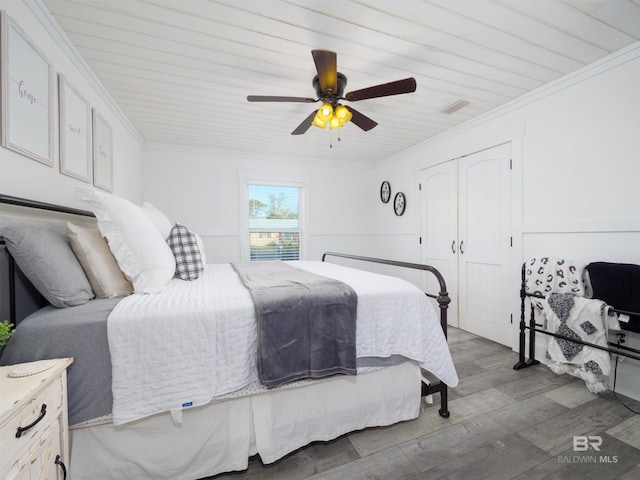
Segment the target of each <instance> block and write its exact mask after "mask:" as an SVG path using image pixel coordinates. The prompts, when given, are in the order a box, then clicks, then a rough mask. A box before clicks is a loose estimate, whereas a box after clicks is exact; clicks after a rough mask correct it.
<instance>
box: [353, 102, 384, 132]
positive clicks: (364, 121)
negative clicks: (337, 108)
mask: <svg viewBox="0 0 640 480" xmlns="http://www.w3.org/2000/svg"><path fill="white" fill-rule="evenodd" d="M347 108H348V109H349V111H350V112H351V115H352V117H351V121H352V122H353V123H354V124H355V125H357V126H358V127H360V128H361V129H362V130H364V131H365V132H368V131H369V130H371V129H372V128H373V127H375V126H376V125H378V122H375V121H373V120H371V119H370V118H369V117H367V116H366V115H363V114H362V113H360V112H359V111H357V110H356V109H355V108H353V107H347Z"/></svg>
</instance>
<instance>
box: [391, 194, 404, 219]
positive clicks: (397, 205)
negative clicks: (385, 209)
mask: <svg viewBox="0 0 640 480" xmlns="http://www.w3.org/2000/svg"><path fill="white" fill-rule="evenodd" d="M406 206H407V202H406V200H405V198H404V193H402V192H398V193H396V196H395V198H394V199H393V211H394V212H396V215H398V216H400V215H402V214H403V213H404V209H405V207H406Z"/></svg>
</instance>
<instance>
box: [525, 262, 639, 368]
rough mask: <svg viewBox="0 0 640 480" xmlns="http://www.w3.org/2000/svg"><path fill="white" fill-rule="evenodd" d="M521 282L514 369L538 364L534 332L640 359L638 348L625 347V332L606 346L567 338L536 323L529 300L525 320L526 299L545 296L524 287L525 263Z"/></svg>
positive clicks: (630, 313)
mask: <svg viewBox="0 0 640 480" xmlns="http://www.w3.org/2000/svg"><path fill="white" fill-rule="evenodd" d="M521 275H522V284H521V287H520V340H519V358H518V362H517V363H516V364H515V365H514V366H513V369H514V370H521V369H523V368H526V367H531V366H533V365H538V364H539V363H540V360H536V332H538V333H542V334H544V335H550V336H552V337H555V338H559V339H562V340H566V341H568V342H574V343H579V344H580V345H584V346H587V347H592V348H595V349H598V350H604V351H605V352H609V353H613V354H615V355H620V356H621V357H627V358H632V359H634V360H640V350H638V349H635V348H630V347H625V346H624V345H623V343H624V342H625V338H626V335H627V334H626V333H624V332H623V331H620V333H618V334H616V336H617V339H618V341H617V343H612V342H610V341H607V344H608V347H603V346H601V345H595V344H593V343H590V342H585V341H583V340H580V339H576V338H568V337H566V336H564V335H560V334H557V333H554V332H549V331H547V330H544V329H543V328H542V327H543V325H542V324H540V323H536V320H535V307H534V305H533V302H529V309H530V313H529V323H528V324H527V321H526V299H527V298H541V299H542V298H545V297H544V296H543V295H538V294H533V293H527V291H526V288H525V264H523V265H522V273H521ZM612 310H613V311H614V312H615V313H624V314H627V315H640V312H629V311H626V310H619V309H616V308H612ZM527 330H529V358H525V350H526V345H525V343H526V331H527Z"/></svg>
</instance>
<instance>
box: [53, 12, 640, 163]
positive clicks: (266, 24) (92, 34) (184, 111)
mask: <svg viewBox="0 0 640 480" xmlns="http://www.w3.org/2000/svg"><path fill="white" fill-rule="evenodd" d="M43 3H44V5H45V6H46V8H47V9H48V10H49V11H50V12H51V13H52V15H53V17H54V18H55V20H56V21H57V22H58V23H59V25H60V26H61V27H62V29H63V30H64V31H65V32H66V34H67V36H68V37H69V39H70V40H71V42H72V43H73V44H74V45H75V47H76V48H77V50H78V51H79V52H80V54H81V55H82V56H83V58H84V59H85V60H86V62H87V63H88V64H89V65H90V67H91V68H92V70H93V71H94V72H95V74H96V76H97V77H98V78H99V79H100V81H101V82H102V83H103V85H104V86H105V88H106V89H107V91H108V92H109V93H110V95H111V96H112V97H113V99H114V100H115V101H116V103H117V104H118V105H119V106H120V108H121V109H122V111H123V112H124V113H125V114H126V116H127V117H128V118H129V119H130V120H131V122H132V123H133V125H135V127H136V128H137V130H138V131H139V133H140V134H141V136H142V137H143V138H144V140H145V141H146V142H159V143H170V144H177V145H190V146H205V147H215V148H219V149H225V150H228V149H231V150H240V151H246V152H253V151H255V152H261V153H268V154H274V155H287V156H294V157H298V158H301V159H302V158H311V157H314V158H320V159H329V158H330V159H334V160H344V161H358V162H377V161H380V160H382V159H384V158H386V157H388V156H390V155H392V154H394V153H396V152H399V151H402V150H404V149H406V148H408V147H411V146H413V145H415V144H417V143H419V142H421V141H423V140H426V139H428V138H430V137H432V136H434V135H437V134H439V133H442V132H444V131H446V130H448V129H451V128H453V127H456V126H457V125H460V124H461V123H463V122H465V121H467V120H469V119H472V118H473V117H476V116H478V115H480V114H483V113H485V112H488V111H491V110H492V109H495V108H497V107H499V106H501V105H503V104H505V103H507V102H509V101H511V100H513V99H515V98H518V97H519V96H521V95H523V94H525V93H527V92H530V91H531V90H534V89H536V88H538V87H540V86H542V85H544V84H547V83H548V82H551V81H553V80H556V79H558V78H560V77H562V76H564V75H566V74H568V73H571V72H574V71H576V70H578V69H580V68H582V67H584V66H585V65H588V64H590V63H592V62H594V61H596V60H598V59H601V58H603V57H605V56H607V55H608V54H610V53H612V52H615V51H617V50H619V49H622V48H624V47H626V46H628V45H630V44H632V43H634V42H636V41H638V40H640V0H495V1H493V0H475V1H474V0H424V1H421V0H397V1H388V0H321V1H317V0H260V1H258V0H211V1H209V0H77V1H76V0H43ZM312 49H328V50H334V51H335V52H337V54H338V70H339V71H340V72H342V73H343V74H345V75H346V76H347V78H348V85H347V87H346V89H345V91H347V92H348V91H351V90H356V89H360V88H364V87H368V86H371V85H376V84H380V83H385V82H389V81H393V80H397V79H401V78H405V77H415V79H416V80H417V85H418V87H417V91H416V92H415V93H411V94H405V95H398V96H394V97H385V98H379V99H372V100H365V101H361V102H357V104H351V105H352V106H354V107H356V108H357V109H358V110H359V111H361V112H362V113H364V114H365V115H367V116H369V117H371V118H373V119H374V120H376V121H377V122H378V126H377V127H376V128H374V129H373V130H371V131H369V132H363V131H362V130H360V129H359V128H358V127H356V126H355V125H353V124H348V125H346V126H345V127H344V128H341V129H337V130H333V131H330V130H328V129H327V130H320V129H318V128H316V127H311V128H310V129H309V131H307V133H306V134H304V135H301V136H292V135H290V133H291V131H292V130H293V129H294V128H296V126H298V124H299V123H300V122H301V121H302V120H303V119H305V118H306V117H307V116H308V115H309V114H310V113H311V112H312V111H313V110H315V109H316V108H318V106H319V104H305V103H249V102H247V100H246V97H247V95H249V94H256V95H286V96H299V97H314V98H315V92H314V89H313V87H312V85H311V81H312V78H313V76H314V75H315V73H316V71H315V67H314V63H313V60H312V57H311V53H310V51H311V50H312ZM459 100H463V101H466V102H469V105H468V106H466V107H464V108H462V109H461V110H459V111H457V112H455V113H452V114H446V113H442V112H441V110H443V109H444V108H445V107H447V106H449V105H450V104H452V103H454V102H456V101H459ZM346 104H347V105H349V103H348V102H347V103H346ZM338 139H339V140H338ZM330 145H332V147H330Z"/></svg>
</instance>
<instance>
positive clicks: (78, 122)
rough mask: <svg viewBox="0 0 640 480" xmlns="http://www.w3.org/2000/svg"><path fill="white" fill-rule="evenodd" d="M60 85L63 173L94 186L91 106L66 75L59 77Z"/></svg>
mask: <svg viewBox="0 0 640 480" xmlns="http://www.w3.org/2000/svg"><path fill="white" fill-rule="evenodd" d="M59 86H60V93H59V96H60V172H61V173H64V174H65V175H69V176H70V177H74V178H77V179H79V180H82V181H84V182H88V183H91V179H92V176H93V173H92V171H93V169H92V161H91V157H92V156H93V151H92V147H91V143H92V120H91V107H90V106H89V104H88V103H87V101H86V100H85V99H84V98H82V96H81V95H80V94H79V93H78V92H77V91H76V90H75V89H74V88H73V87H72V86H71V85H70V84H69V82H67V80H66V78H65V77H64V76H63V75H59Z"/></svg>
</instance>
